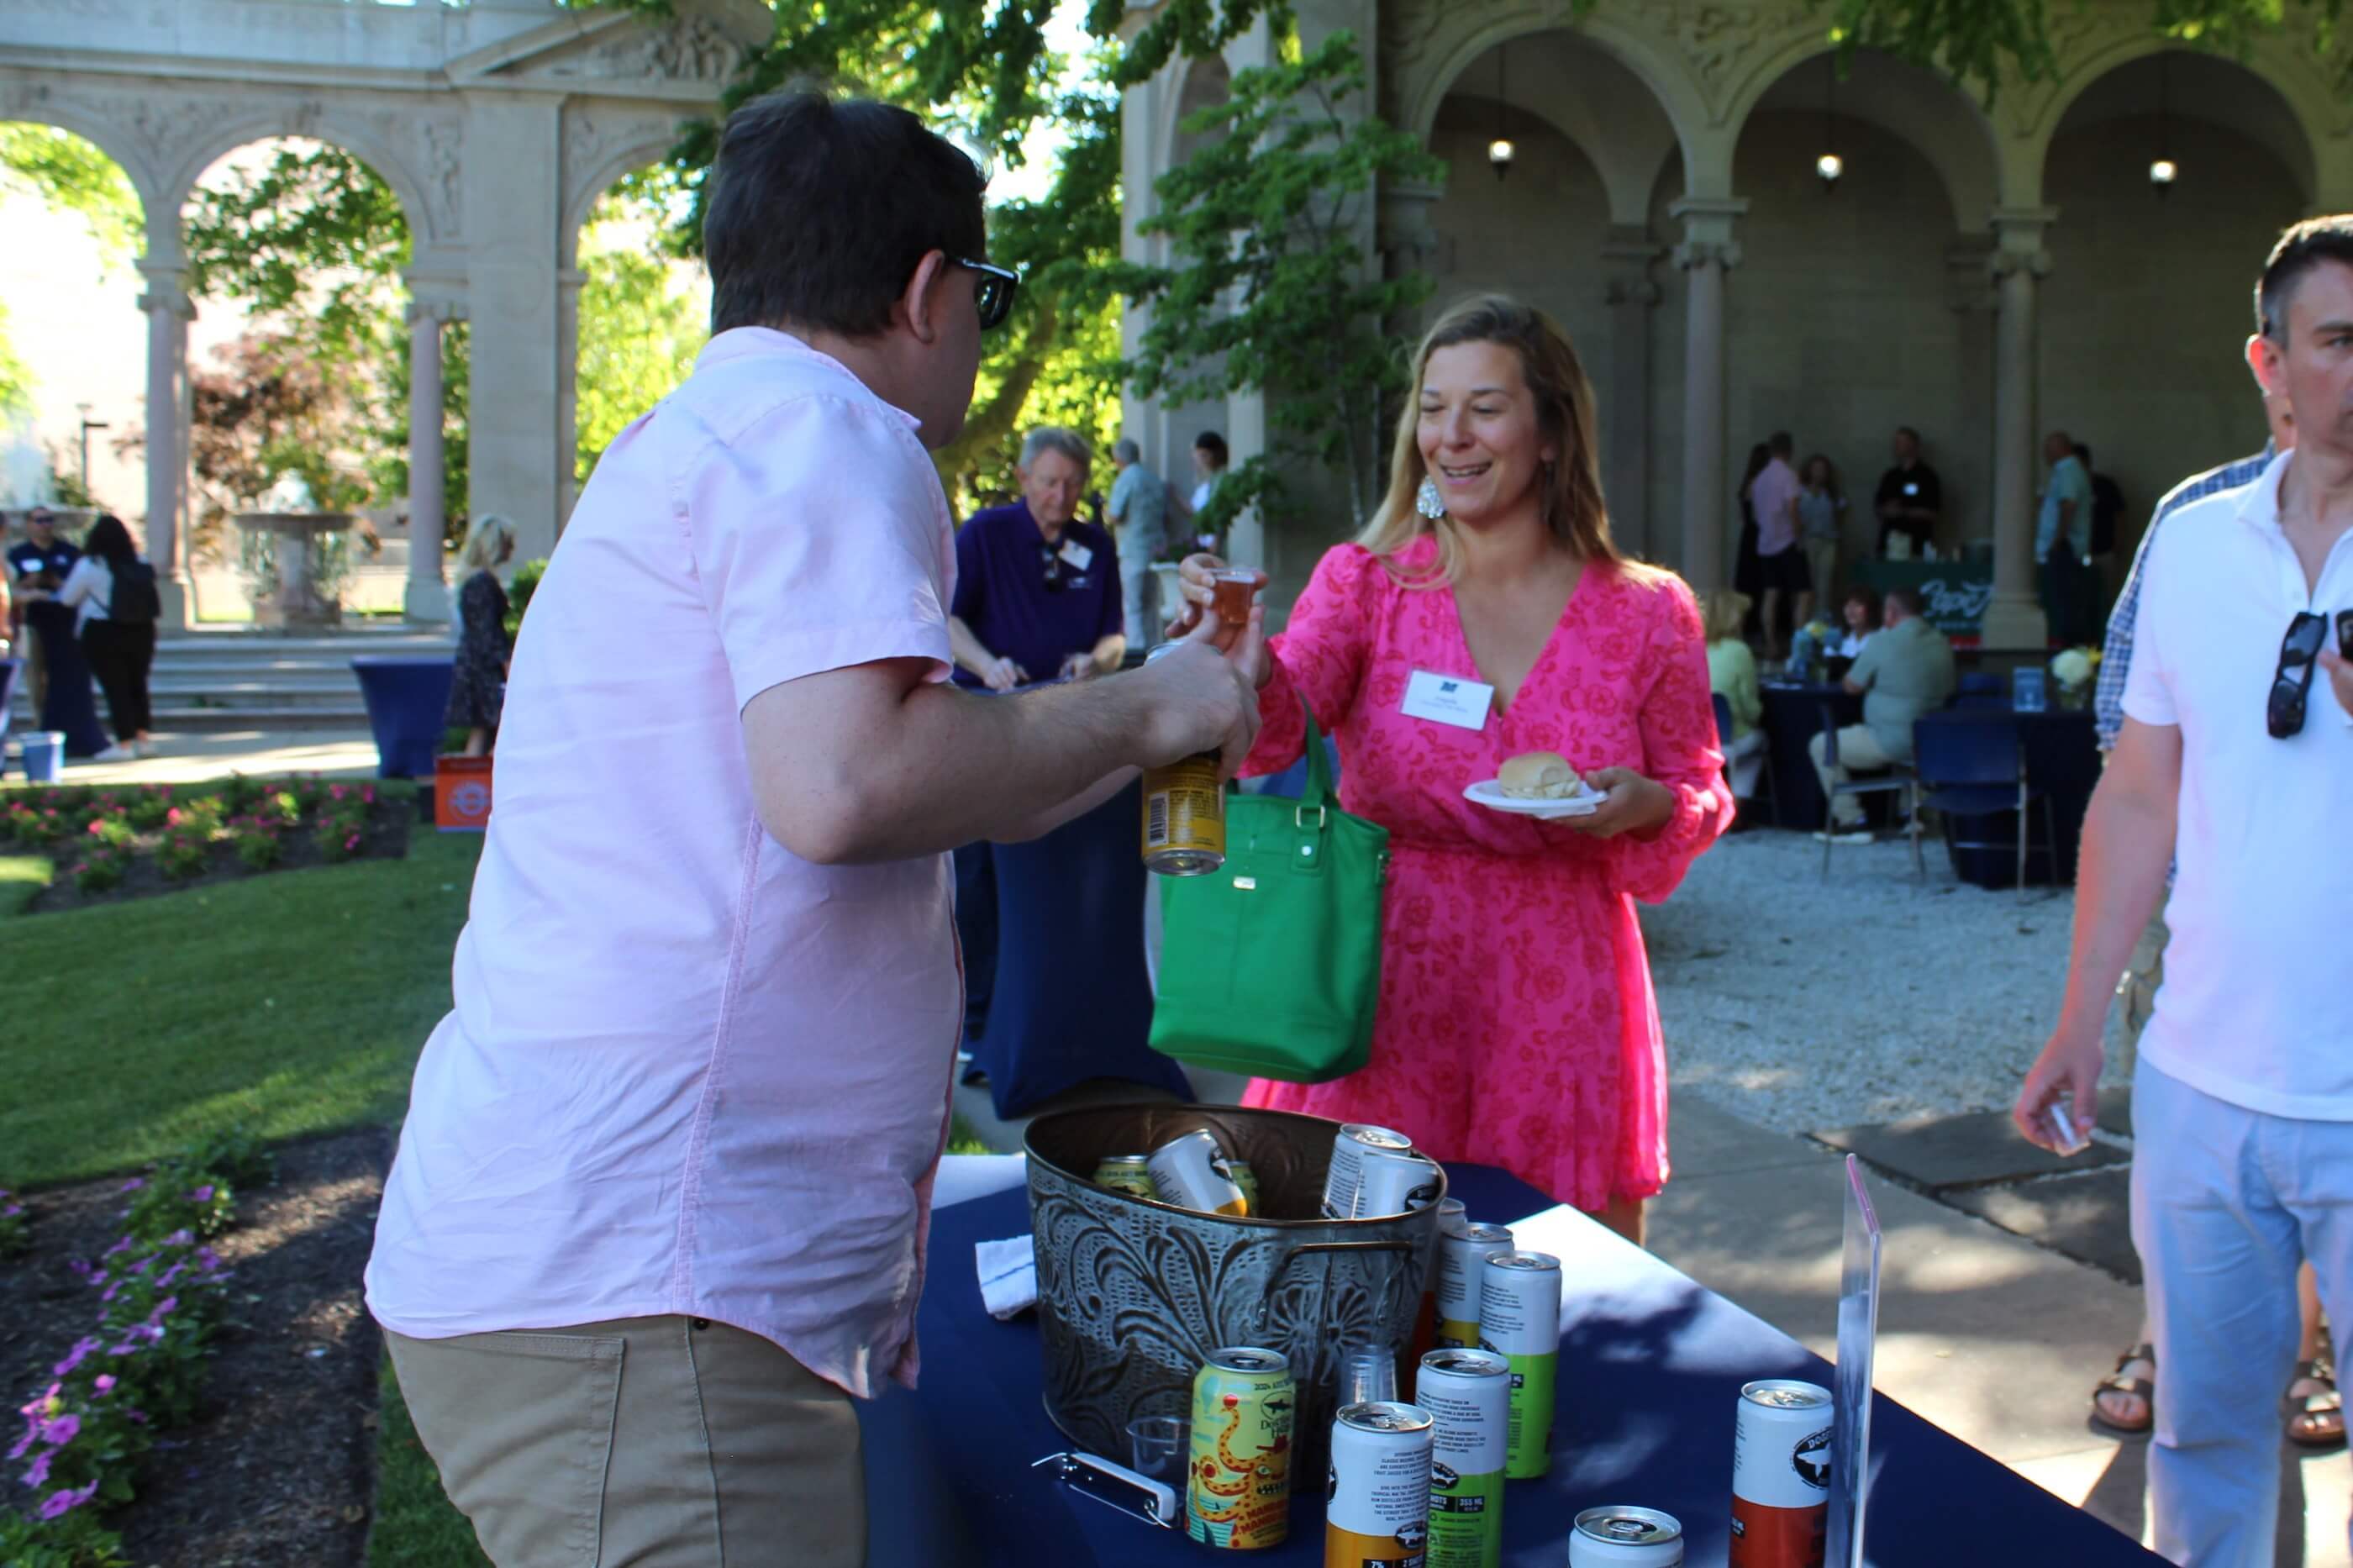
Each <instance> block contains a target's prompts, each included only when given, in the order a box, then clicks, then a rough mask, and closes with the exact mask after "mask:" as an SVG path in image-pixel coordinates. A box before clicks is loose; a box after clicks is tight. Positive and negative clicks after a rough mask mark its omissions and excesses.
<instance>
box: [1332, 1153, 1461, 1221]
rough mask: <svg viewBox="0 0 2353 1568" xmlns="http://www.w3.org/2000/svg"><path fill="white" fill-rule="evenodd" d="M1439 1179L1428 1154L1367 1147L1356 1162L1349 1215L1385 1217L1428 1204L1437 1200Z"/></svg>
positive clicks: (1436, 1167) (1435, 1167)
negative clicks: (1353, 1190) (1354, 1202)
mask: <svg viewBox="0 0 2353 1568" xmlns="http://www.w3.org/2000/svg"><path fill="white" fill-rule="evenodd" d="M1442 1182H1443V1178H1441V1177H1440V1175H1439V1173H1438V1165H1437V1163H1436V1162H1434V1161H1432V1160H1430V1158H1429V1157H1428V1156H1427V1155H1423V1154H1417V1153H1414V1152H1412V1151H1410V1150H1407V1151H1404V1152H1399V1151H1398V1150H1395V1149H1367V1150H1366V1151H1365V1152H1364V1157H1363V1159H1362V1160H1361V1161H1359V1162H1358V1163H1357V1166H1356V1205H1355V1206H1354V1208H1353V1209H1352V1211H1351V1212H1350V1214H1349V1216H1348V1217H1349V1218H1351V1219H1386V1218H1388V1216H1389V1215H1400V1214H1409V1213H1411V1212H1412V1211H1413V1210H1415V1209H1423V1208H1428V1207H1429V1206H1430V1205H1432V1204H1434V1203H1436V1202H1437V1201H1438V1194H1439V1191H1440V1186H1441V1184H1442Z"/></svg>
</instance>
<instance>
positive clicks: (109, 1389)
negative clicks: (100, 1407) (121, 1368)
mask: <svg viewBox="0 0 2353 1568" xmlns="http://www.w3.org/2000/svg"><path fill="white" fill-rule="evenodd" d="M90 1386H91V1387H93V1388H95V1389H97V1390H98V1391H99V1392H100V1394H111V1393H113V1392H114V1374H113V1373H111V1372H101V1373H99V1374H98V1376H97V1378H96V1379H95V1380H93V1381H92V1383H91V1384H90Z"/></svg>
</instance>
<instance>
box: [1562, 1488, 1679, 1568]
mask: <svg viewBox="0 0 2353 1568" xmlns="http://www.w3.org/2000/svg"><path fill="white" fill-rule="evenodd" d="M1568 1568H1683V1525H1682V1523H1681V1522H1680V1521H1677V1520H1676V1518H1675V1516H1674V1515H1673V1514H1671V1513H1661V1512H1660V1511H1659V1510H1657V1509H1654V1508H1633V1507H1630V1506H1628V1505H1626V1504H1623V1503H1620V1504H1614V1505H1612V1506H1610V1507H1608V1508H1588V1509H1587V1510H1585V1511H1584V1512H1583V1513H1580V1514H1578V1515H1577V1529H1576V1531H1575V1532H1574V1533H1572V1534H1571V1535H1570V1536H1569V1538H1568Z"/></svg>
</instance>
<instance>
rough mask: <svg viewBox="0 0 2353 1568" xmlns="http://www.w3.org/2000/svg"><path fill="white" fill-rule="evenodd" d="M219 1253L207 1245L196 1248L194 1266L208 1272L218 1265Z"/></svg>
mask: <svg viewBox="0 0 2353 1568" xmlns="http://www.w3.org/2000/svg"><path fill="white" fill-rule="evenodd" d="M220 1261H221V1260H220V1254H219V1253H217V1252H215V1251H214V1250H213V1249H212V1248H211V1247H198V1248H196V1267H197V1268H201V1269H203V1270H204V1271H205V1272H206V1273H207V1274H209V1273H211V1272H212V1271H213V1270H214V1269H216V1268H219V1267H220Z"/></svg>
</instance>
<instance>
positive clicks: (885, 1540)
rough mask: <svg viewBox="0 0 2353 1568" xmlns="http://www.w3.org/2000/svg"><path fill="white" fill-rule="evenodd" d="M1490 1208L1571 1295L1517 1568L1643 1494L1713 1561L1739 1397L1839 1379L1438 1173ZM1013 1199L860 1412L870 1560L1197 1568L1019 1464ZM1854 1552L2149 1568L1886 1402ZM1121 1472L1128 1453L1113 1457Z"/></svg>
mask: <svg viewBox="0 0 2353 1568" xmlns="http://www.w3.org/2000/svg"><path fill="white" fill-rule="evenodd" d="M1448 1177H1449V1181H1450V1184H1451V1192H1452V1194H1453V1195H1455V1196H1457V1197H1460V1198H1461V1199H1462V1200H1463V1202H1464V1203H1465V1204H1466V1205H1469V1208H1470V1212H1471V1213H1472V1215H1474V1216H1476V1217H1480V1218H1493V1219H1501V1220H1505V1221H1510V1222H1519V1221H1520V1220H1521V1218H1522V1216H1524V1215H1538V1214H1539V1213H1540V1212H1542V1211H1552V1212H1550V1213H1547V1214H1545V1215H1544V1217H1543V1218H1542V1219H1540V1220H1538V1221H1536V1222H1535V1223H1528V1224H1518V1225H1517V1226H1516V1228H1517V1229H1518V1230H1519V1232H1520V1235H1521V1238H1522V1240H1523V1244H1524V1245H1533V1246H1535V1247H1536V1248H1537V1249H1540V1250H1544V1251H1550V1252H1555V1253H1557V1254H1558V1255H1559V1256H1560V1258H1561V1262H1562V1265H1563V1271H1564V1273H1565V1275H1566V1277H1567V1281H1568V1284H1569V1302H1568V1310H1567V1311H1566V1312H1565V1313H1564V1317H1565V1319H1566V1320H1567V1322H1566V1332H1565V1334H1564V1336H1563V1339H1562V1342H1561V1368H1560V1381H1559V1388H1560V1415H1559V1418H1558V1420H1557V1422H1556V1426H1555V1428H1554V1436H1553V1451H1554V1461H1553V1468H1552V1473H1551V1474H1550V1475H1548V1476H1546V1477H1545V1478H1543V1479H1539V1480H1531V1481H1514V1482H1513V1483H1512V1484H1511V1489H1510V1491H1509V1493H1508V1495H1507V1498H1506V1500H1505V1504H1504V1542H1505V1546H1504V1563H1505V1564H1506V1565H1507V1568H1561V1565H1562V1563H1565V1562H1566V1561H1567V1540H1568V1534H1569V1531H1570V1528H1571V1526H1572V1524H1573V1522H1574V1521H1575V1519H1576V1517H1577V1512H1578V1511H1579V1510H1582V1509H1586V1508H1589V1507H1592V1506H1595V1505H1596V1504H1600V1503H1623V1502H1635V1503H1642V1504H1645V1505H1648V1506H1650V1507H1652V1508H1661V1509H1664V1510H1667V1511H1668V1512H1669V1513H1672V1514H1673V1515H1674V1516H1675V1517H1676V1518H1678V1519H1680V1520H1681V1521H1683V1528H1684V1531H1685V1532H1686V1537H1687V1542H1688V1553H1687V1555H1686V1557H1685V1559H1684V1561H1685V1563H1686V1564H1687V1565H1688V1568H1723V1565H1724V1563H1725V1554H1726V1552H1727V1544H1726V1543H1727V1539H1728V1531H1729V1525H1730V1518H1731V1500H1730V1486H1731V1468H1732V1425H1733V1416H1734V1405H1735V1402H1736V1398H1737V1396H1738V1394H1739V1389H1740V1385H1741V1384H1743V1383H1745V1382H1747V1381H1748V1380H1750V1379H1752V1378H1758V1377H1800V1378H1806V1379H1809V1380H1810V1381H1812V1382H1816V1383H1820V1384H1824V1385H1825V1386H1827V1385H1828V1384H1829V1383H1830V1379H1831V1369H1830V1367H1829V1365H1828V1364H1827V1363H1824V1362H1822V1361H1820V1359H1818V1358H1817V1357H1815V1356H1813V1355H1810V1354H1809V1353H1808V1352H1806V1351H1805V1350H1804V1349H1803V1348H1802V1347H1801V1346H1799V1345H1798V1344H1797V1343H1796V1342H1793V1341H1791V1340H1789V1339H1788V1338H1787V1337H1786V1336H1784V1335H1783V1334H1781V1333H1780V1332H1779V1331H1777V1330H1775V1329H1772V1328H1770V1327H1768V1326H1767V1325H1766V1324H1765V1323H1763V1322H1761V1321H1758V1320H1757V1319H1756V1318H1753V1317H1751V1316H1749V1315H1748V1314H1747V1313H1746V1312H1744V1311H1742V1310H1740V1309H1739V1308H1737V1307H1736V1306H1734V1305H1733V1304H1732V1303H1731V1302H1729V1301H1726V1300H1724V1299H1723V1298H1722V1297H1720V1296H1716V1295H1714V1294H1712V1293H1711V1292H1709V1291H1707V1290H1704V1289H1701V1288H1700V1287H1699V1286H1698V1285H1696V1284H1694V1283H1693V1282H1692V1281H1691V1280H1690V1279H1685V1278H1684V1277H1683V1275H1681V1274H1679V1273H1677V1272H1676V1271H1675V1270H1674V1269H1672V1268H1669V1267H1667V1265H1666V1264H1664V1263H1662V1262H1661V1261H1659V1260H1658V1259H1657V1258H1653V1257H1651V1255H1650V1254H1649V1253H1647V1252H1644V1251H1641V1249H1640V1248H1638V1247H1632V1246H1630V1245H1629V1244H1628V1243H1626V1242H1624V1241H1621V1240H1620V1239H1619V1238H1618V1237H1616V1236H1614V1235H1612V1234H1610V1233H1609V1232H1608V1231H1606V1230H1604V1229H1602V1228H1601V1227H1600V1226H1598V1225H1595V1224H1593V1223H1592V1222H1591V1221H1589V1220H1587V1219H1586V1218H1584V1216H1582V1215H1576V1214H1573V1213H1569V1212H1567V1211H1565V1210H1553V1208H1552V1205H1550V1204H1549V1203H1548V1201H1547V1200H1546V1198H1545V1197H1544V1195H1543V1194H1540V1193H1538V1192H1536V1191H1535V1189H1534V1188H1533V1187H1530V1186H1527V1185H1526V1184H1523V1183H1521V1182H1519V1181H1516V1180H1514V1178H1513V1177H1511V1176H1509V1175H1507V1174H1505V1173H1503V1172H1501V1171H1496V1170H1492V1169H1489V1168H1486V1167H1482V1166H1477V1165H1455V1166H1450V1167H1449V1168H1448ZM1028 1230H1029V1195H1028V1194H1027V1192H1026V1191H1025V1190H1022V1189H1019V1188H1016V1189H1015V1190H1013V1191H1010V1192H1004V1193H999V1194H996V1195H994V1196H990V1197H984V1198H975V1199H973V1200H971V1201H969V1202H966V1203H961V1204H955V1205H950V1206H948V1207H945V1208H943V1209H940V1210H939V1211H937V1213H936V1214H935V1215H934V1218H933V1222H932V1231H931V1259H932V1263H931V1274H930V1279H929V1282H928V1284H927V1286H926V1288H925V1289H924V1293H923V1308H922V1311H921V1317H920V1332H921V1335H922V1344H923V1387H922V1389H921V1390H920V1391H918V1392H916V1393H913V1394H910V1393H907V1392H906V1391H905V1390H902V1389H894V1390H892V1392H891V1393H890V1394H887V1395H886V1396H885V1397H884V1398H882V1399H881V1400H880V1401H878V1402H875V1403H873V1404H870V1405H861V1406H860V1420H861V1422H862V1423H863V1426H864V1430H865V1442H866V1449H867V1452H866V1474H867V1478H868V1482H867V1484H868V1498H867V1503H868V1513H869V1517H870V1518H871V1521H872V1530H873V1537H872V1545H871V1553H870V1557H869V1562H870V1563H871V1568H1157V1565H1159V1564H1164V1563H1166V1564H1169V1565H1171V1568H1175V1565H1177V1564H1187V1565H1190V1568H1199V1565H1200V1564H1202V1563H1205V1562H1208V1561H1210V1560H1211V1559H1210V1557H1209V1555H1208V1552H1207V1549H1205V1548H1202V1547H1198V1546H1195V1545H1194V1544H1192V1543H1191V1542H1188V1541H1187V1540H1186V1539H1185V1538H1184V1536H1183V1535H1182V1534H1181V1533H1180V1532H1177V1531H1164V1530H1155V1529H1154V1528H1153V1527H1151V1526H1149V1525H1146V1524H1144V1523H1141V1522H1139V1521H1134V1520H1130V1519H1127V1518H1124V1517H1123V1516H1121V1515H1120V1514H1117V1513H1115V1512H1113V1511H1112V1510H1110V1509H1108V1508H1105V1507H1104V1506H1103V1505H1102V1504H1101V1503H1099V1502H1095V1501H1092V1500H1088V1499H1085V1498H1082V1497H1080V1496H1077V1495H1076V1494H1074V1493H1071V1492H1070V1491H1068V1490H1066V1489H1063V1488H1061V1487H1060V1486H1059V1485H1057V1484H1055V1483H1053V1482H1050V1481H1049V1480H1047V1479H1045V1474H1046V1472H1044V1471H1035V1472H1033V1471H1032V1470H1031V1469H1030V1468H1029V1465H1030V1462H1031V1461H1032V1460H1034V1459H1038V1458H1042V1457H1044V1456H1045V1455H1047V1454H1050V1453H1054V1452H1057V1451H1059V1450H1060V1449H1063V1448H1065V1447H1068V1445H1067V1443H1066V1442H1065V1440H1064V1439H1063V1438H1062V1436H1061V1435H1060V1433H1059V1432H1057V1431H1056V1430H1055V1429H1054V1427H1053V1425H1052V1424H1051V1423H1050V1421H1048V1420H1047V1418H1046V1412H1045V1407H1044V1405H1043V1404H1042V1403H1041V1397H1040V1391H1041V1386H1042V1373H1041V1367H1040V1361H1039V1334H1038V1327H1037V1319H1036V1315H1035V1314H1034V1313H1029V1314H1025V1315H1023V1316H1022V1317H1020V1318H1017V1319H1016V1320H1014V1321H1011V1322H1006V1323H1000V1322H998V1321H996V1320H994V1319H992V1318H991V1317H989V1316H988V1314H987V1312H986V1311H985V1310H983V1309H982V1307H981V1303H980V1287H979V1283H978V1279H977V1276H976V1273H975V1271H974V1267H973V1247H974V1244H975V1243H976V1242H980V1241H987V1240H996V1239H998V1238H1001V1237H1009V1236H1019V1235H1024V1234H1026V1233H1027V1232H1028ZM1872 1424H1873V1431H1872V1438H1873V1441H1872V1451H1873V1468H1874V1471H1875V1474H1876V1479H1875V1481H1874V1483H1873V1489H1872V1493H1871V1500H1870V1513H1869V1523H1868V1527H1867V1533H1866V1541H1867V1542H1868V1543H1869V1547H1870V1551H1869V1553H1868V1561H1869V1562H1870V1563H1872V1564H1873V1565H1874V1568H1986V1564H1988V1563H1999V1564H2000V1568H2109V1565H2111V1564H2113V1565H2115V1568H2127V1565H2130V1568H2156V1565H2158V1562H2159V1560H2158V1558H2156V1557H2154V1556H2152V1555H2151V1554H2149V1553H2148V1552H2144V1551H2143V1550H2142V1549H2141V1548H2140V1547H2139V1546H2138V1545H2137V1544H2136V1543H2135V1542H2131V1541H2128V1540H2126V1538H2125V1537H2124V1536H2122V1535H2120V1534H2118V1533H2117V1532H2116V1531H2114V1530H2111V1529H2110V1528H2109V1527H2108V1526H2106V1525H2105V1524H2103V1523H2101V1522H2100V1521H2097V1520H2095V1519H2094V1518H2092V1517H2091V1516H2090V1515H2089V1514H2086V1513H2084V1512H2081V1511H2079V1510H2076V1509H2073V1508H2070V1507H2069V1506H2068V1505H2067V1504H2066V1503H2064V1502H2062V1501H2061V1500H2059V1499H2057V1498H2056V1497H2053V1496H2052V1494H2051V1493H2049V1492H2046V1491H2044V1490H2043V1489H2042V1488H2040V1487H2038V1486H2036V1485H2034V1484H2033V1483H2032V1482H2031V1481H2029V1480H2026V1479H2023V1478H2022V1477H2021V1476H2019V1475H2017V1474H2015V1473H2014V1472H2012V1471H2010V1470H2009V1469H2007V1468H2004V1467H2003V1466H2001V1465H2000V1464H1999V1463H1997V1462H1996V1461H1995V1460H1993V1459H1990V1458H1987V1457H1986V1456H1985V1455H1983V1454H1980V1453H1978V1451H1977V1450H1976V1449H1974V1448H1971V1447H1968V1445H1967V1444H1965V1443H1962V1442H1961V1441H1960V1440H1959V1439H1957V1438H1956V1437H1953V1436H1949V1435H1947V1433H1945V1432H1943V1431H1940V1430H1939V1429H1937V1428H1936V1427H1935V1426H1930V1425H1929V1424H1928V1423H1927V1422H1926V1421H1924V1420H1922V1419H1921V1418H1920V1417H1918V1416H1917V1415H1913V1414H1912V1413H1911V1412H1910V1411H1908V1410H1905V1408H1904V1407H1903V1406H1901V1405H1897V1404H1895V1403H1894V1401H1892V1400H1889V1399H1887V1398H1885V1397H1883V1396H1882V1397H1880V1398H1879V1399H1878V1400H1877V1403H1876V1405H1875V1408H1874V1412H1873V1416H1872ZM1113 1458H1119V1459H1120V1460H1121V1462H1123V1463H1124V1456H1113ZM1321 1480H1322V1478H1320V1477H1314V1478H1308V1477H1300V1478H1294V1480H1293V1501H1292V1508H1291V1539H1290V1540H1289V1541H1288V1542H1286V1543H1285V1544H1284V1545H1282V1546H1280V1547H1276V1548H1273V1549H1271V1550H1268V1551H1264V1552H1252V1553H1250V1561H1251V1562H1252V1563H1260V1564H1267V1565H1270V1568H1271V1565H1274V1564H1285V1565H1291V1564H1302V1565H1303V1564H1311V1563H1322V1562H1323V1561H1324V1509H1323V1503H1322V1487H1321V1485H1320V1482H1321Z"/></svg>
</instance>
